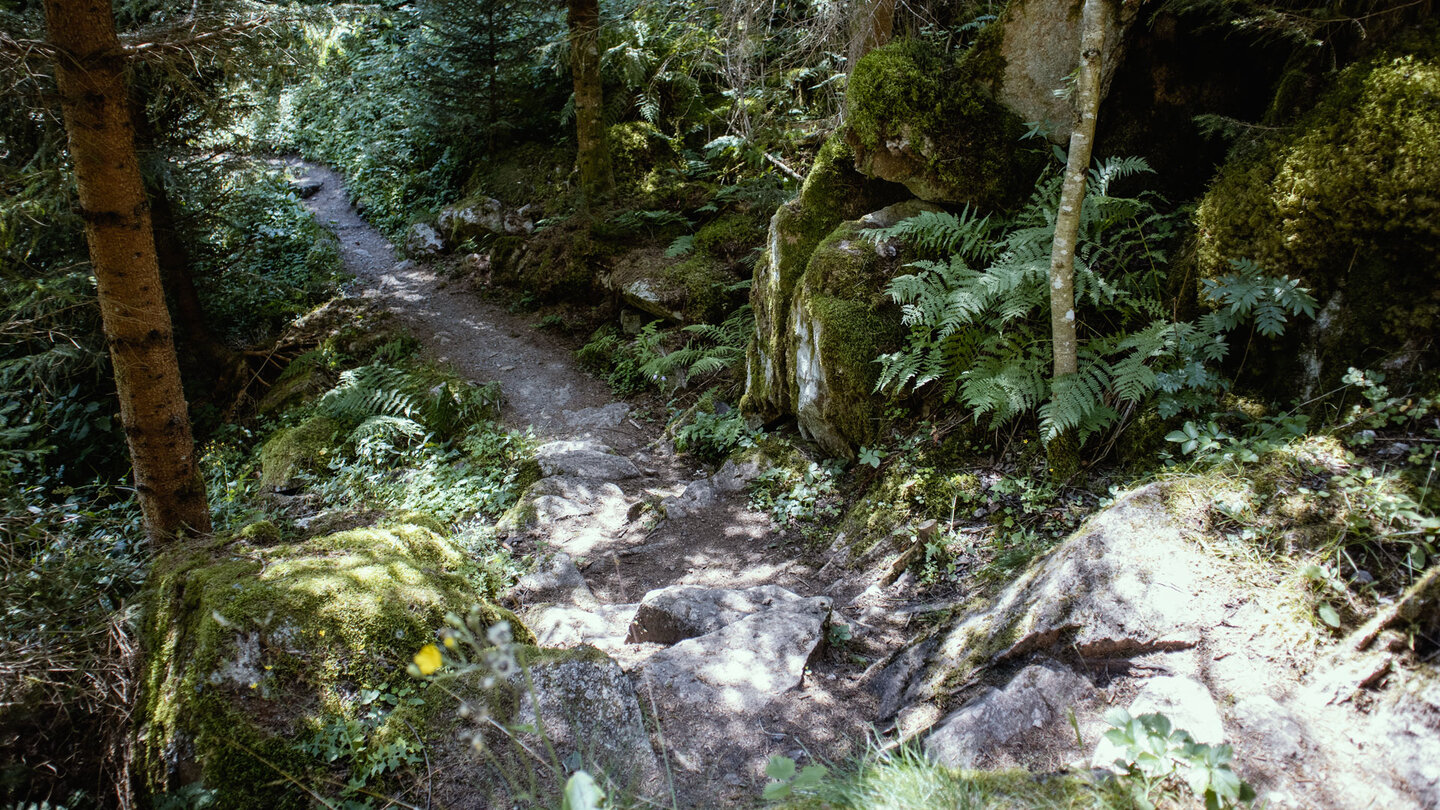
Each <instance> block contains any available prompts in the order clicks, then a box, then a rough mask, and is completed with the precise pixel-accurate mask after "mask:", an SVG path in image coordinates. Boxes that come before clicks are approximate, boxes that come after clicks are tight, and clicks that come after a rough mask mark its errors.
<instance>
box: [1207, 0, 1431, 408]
mask: <svg viewBox="0 0 1440 810" xmlns="http://www.w3.org/2000/svg"><path fill="white" fill-rule="evenodd" d="M1437 30H1440V29H1437V27H1436V26H1433V25H1432V26H1429V27H1428V28H1427V29H1426V31H1425V32H1424V33H1423V34H1414V35H1412V36H1411V37H1409V38H1408V39H1405V40H1403V41H1402V44H1400V45H1399V46H1397V47H1396V48H1394V49H1392V50H1391V51H1389V52H1387V53H1385V54H1384V55H1381V56H1378V57H1376V58H1374V59H1371V60H1369V61H1366V62H1364V63H1362V64H1357V65H1354V66H1352V67H1350V68H1347V69H1346V70H1345V71H1343V72H1342V73H1341V74H1340V75H1339V77H1338V78H1337V79H1336V80H1335V82H1334V84H1333V86H1332V87H1331V88H1330V90H1329V91H1327V92H1326V94H1325V95H1324V96H1323V97H1322V98H1321V99H1320V101H1319V103H1318V104H1317V106H1316V107H1315V108H1314V110H1313V111H1312V112H1310V113H1309V114H1308V115H1306V116H1304V117H1303V118H1301V119H1300V120H1299V121H1297V122H1295V124H1294V125H1293V126H1291V127H1289V128H1287V129H1285V130H1284V131H1282V132H1279V133H1276V134H1274V135H1273V136H1271V137H1268V138H1265V139H1263V140H1262V141H1260V142H1259V143H1257V144H1253V145H1252V146H1250V147H1249V148H1246V149H1242V150H1241V151H1240V152H1239V153H1237V155H1236V156H1235V157H1234V158H1233V159H1232V160H1231V161H1230V162H1229V163H1228V164H1227V165H1226V166H1225V168H1224V169H1223V170H1222V172H1221V173H1220V175H1219V177H1218V178H1217V180H1216V181H1215V183H1214V185H1213V186H1212V187H1211V189H1210V191H1209V192H1208V193H1207V194H1206V195H1205V197H1204V199H1203V200H1202V201H1201V203H1200V206H1199V208H1198V210H1197V211H1196V215H1195V222H1196V226H1197V230H1198V234H1199V238H1198V244H1197V250H1196V260H1197V262H1198V264H1199V267H1200V270H1201V273H1202V274H1203V275H1204V276H1205V277H1209V278H1213V277H1216V276H1219V275H1223V274H1224V273H1226V272H1227V271H1228V268H1229V261H1230V260H1231V259H1237V258H1248V259H1253V260H1254V261H1256V262H1257V263H1259V264H1260V266H1261V267H1263V268H1264V269H1265V270H1266V271H1267V272H1269V273H1271V274H1273V275H1288V276H1290V277H1292V278H1299V279H1302V280H1303V282H1304V283H1305V285H1306V286H1308V287H1309V288H1311V289H1312V290H1313V291H1314V292H1315V293H1316V295H1317V298H1319V300H1320V302H1321V304H1322V306H1325V305H1326V304H1327V303H1328V304H1331V306H1328V307H1325V309H1324V310H1322V314H1321V321H1322V322H1323V323H1322V328H1320V329H1318V330H1316V334H1313V335H1310V336H1302V334H1301V332H1302V330H1300V329H1295V330H1291V333H1290V335H1289V336H1288V337H1287V340H1285V341H1284V342H1282V343H1281V344H1280V345H1278V346H1277V347H1276V348H1275V350H1274V351H1273V352H1271V353H1269V356H1267V357H1265V358H1263V359H1262V362H1261V363H1260V364H1259V365H1258V366H1254V368H1255V371H1256V377H1255V378H1256V380H1257V381H1263V380H1264V379H1265V378H1269V379H1271V380H1274V381H1279V384H1280V385H1282V386H1287V387H1288V389H1289V390H1290V391H1291V392H1293V390H1294V387H1295V381H1296V380H1297V378H1309V379H1307V380H1306V381H1307V382H1309V383H1311V384H1316V383H1318V385H1319V387H1320V389H1321V390H1324V389H1327V388H1329V387H1333V385H1334V384H1335V383H1337V382H1338V379H1339V377H1340V375H1342V374H1343V373H1344V372H1345V369H1346V368H1347V367H1348V366H1350V365H1356V366H1363V365H1367V364H1374V363H1378V362H1381V361H1382V360H1385V359H1386V358H1387V357H1389V356H1393V355H1395V354H1396V353H1397V352H1401V353H1412V352H1415V351H1418V350H1420V347H1423V346H1425V345H1426V344H1429V345H1430V346H1433V345H1434V344H1435V340H1434V338H1435V336H1436V334H1437V332H1440V36H1437ZM1281 92H1282V93H1285V92H1289V91H1288V90H1287V87H1286V86H1285V85H1282V87H1281ZM1302 342H1310V343H1312V344H1314V345H1313V346H1312V347H1303V348H1309V349H1311V351H1313V355H1312V356H1310V357H1308V358H1306V357H1304V355H1306V354H1310V352H1308V351H1302ZM1429 354H1430V355H1431V356H1430V358H1429V359H1430V360H1431V361H1432V362H1433V349H1431V350H1429ZM1252 355H1253V352H1252ZM1411 359H1413V358H1411ZM1307 360H1308V362H1309V363H1310V366H1311V368H1310V369H1309V370H1307V369H1305V368H1304V367H1303V364H1304V363H1305V362H1306V361H1307ZM1316 369H1318V379H1316V378H1314V377H1313V376H1312V375H1314V374H1315V372H1316ZM1277 370H1278V371H1279V373H1276V372H1277Z"/></svg>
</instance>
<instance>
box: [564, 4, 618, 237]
mask: <svg viewBox="0 0 1440 810" xmlns="http://www.w3.org/2000/svg"><path fill="white" fill-rule="evenodd" d="M567 22H568V25H569V29H570V75H571V77H572V78H573V79H574V81H575V139H576V141H577V143H578V145H579V148H578V154H577V156H576V163H577V164H578V166H579V169H580V195H581V203H582V205H584V206H585V208H587V209H593V208H596V207H599V206H603V205H604V204H605V203H606V202H608V201H609V200H610V197H611V195H612V194H613V193H614V191H615V176H614V172H613V170H612V169H611V165H610V146H609V144H608V143H607V142H606V138H605V102H604V92H603V87H602V84H601V79H600V3H599V2H598V0H570V6H569V15H568V17H567Z"/></svg>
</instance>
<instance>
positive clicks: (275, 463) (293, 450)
mask: <svg viewBox="0 0 1440 810" xmlns="http://www.w3.org/2000/svg"><path fill="white" fill-rule="evenodd" d="M340 427H341V426H340V423H339V422H336V421H335V420H334V419H330V418H327V417H324V416H312V417H310V418H309V419H306V420H305V421H304V422H301V423H300V424H298V425H296V426H295V427H291V428H285V429H283V430H280V431H277V432H276V433H275V435H273V436H271V437H270V439H269V440H267V441H266V442H265V444H264V445H263V446H262V447H261V448H260V486H261V488H262V489H275V488H277V487H281V486H284V485H285V483H286V482H287V481H289V480H290V479H291V478H293V477H295V475H296V474H298V473H301V472H314V471H316V470H319V469H321V468H322V467H323V466H324V464H325V456H326V455H328V453H329V451H330V450H331V449H332V448H333V447H334V446H335V441H336V434H337V432H338V431H339V430H340Z"/></svg>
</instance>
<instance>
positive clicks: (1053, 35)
mask: <svg viewBox="0 0 1440 810" xmlns="http://www.w3.org/2000/svg"><path fill="white" fill-rule="evenodd" d="M1080 5H1081V0H1018V2H1012V3H1009V4H1008V5H1006V7H1005V13H1004V15H1002V17H1001V19H1000V20H999V21H997V22H996V23H994V25H996V26H998V27H999V29H1000V32H1001V41H1000V55H1001V56H1002V57H1003V58H1004V65H1005V70H1004V72H1003V73H1002V74H1001V79H1000V87H999V90H998V92H997V93H996V97H997V98H998V99H999V101H1000V102H1001V103H1002V104H1004V105H1005V106H1006V107H1009V108H1010V110H1011V111H1013V112H1014V113H1015V114H1016V115H1018V116H1020V120H1022V121H1048V122H1050V123H1051V124H1052V125H1053V126H1054V127H1055V129H1054V131H1053V132H1052V133H1051V135H1050V139H1051V140H1052V141H1054V142H1055V143H1057V144H1065V143H1069V141H1070V120H1071V118H1072V115H1073V114H1072V112H1071V110H1070V101H1069V99H1067V98H1062V97H1059V96H1057V95H1055V90H1057V89H1058V88H1061V87H1063V86H1064V85H1065V81H1066V78H1067V77H1069V76H1070V75H1071V74H1072V73H1074V72H1075V67H1076V65H1077V64H1078V63H1079V54H1080V26H1079V24H1078V21H1079V19H1080ZM1107 9H1108V11H1109V12H1110V14H1111V20H1110V24H1109V26H1108V30H1109V31H1110V32H1112V34H1111V35H1109V36H1107V37H1106V41H1105V47H1104V53H1102V54H1101V59H1100V65H1101V68H1100V73H1101V77H1100V97H1101V98H1102V99H1103V98H1104V97H1105V95H1106V94H1107V93H1108V92H1109V89H1110V81H1111V79H1112V78H1113V77H1114V75H1115V71H1116V69H1117V68H1119V66H1120V63H1121V61H1122V57H1123V54H1124V49H1125V45H1126V37H1125V33H1126V31H1128V30H1129V27H1130V23H1131V22H1133V21H1134V19H1135V13H1136V10H1137V9H1138V6H1135V5H1134V4H1124V5H1123V7H1122V4H1119V3H1116V4H1114V5H1111V6H1107Z"/></svg>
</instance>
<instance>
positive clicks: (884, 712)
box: [869, 635, 940, 720]
mask: <svg viewBox="0 0 1440 810" xmlns="http://www.w3.org/2000/svg"><path fill="white" fill-rule="evenodd" d="M939 643H940V639H939V638H937V637H936V636H933V635H932V636H930V637H929V638H927V639H925V640H924V641H921V642H920V643H919V644H913V645H911V646H909V647H906V648H905V649H904V650H903V651H901V652H900V654H899V655H896V656H895V659H894V660H892V661H891V662H890V663H889V664H887V665H886V666H885V668H884V669H882V670H880V672H879V673H878V674H876V676H875V680H873V681H871V682H870V685H869V688H870V691H872V692H874V693H875V694H876V695H878V696H879V698H880V708H879V709H878V710H877V711H876V716H877V717H878V718H879V719H881V720H888V719H889V718H891V717H894V716H895V713H896V712H898V711H900V708H901V706H902V704H903V701H904V698H905V690H906V688H907V687H909V686H910V682H911V680H913V679H914V677H915V673H917V672H919V671H920V670H921V669H922V668H923V667H924V666H925V659H926V658H927V657H929V655H930V653H931V652H933V651H934V650H935V647H936V645H938V644H939Z"/></svg>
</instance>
